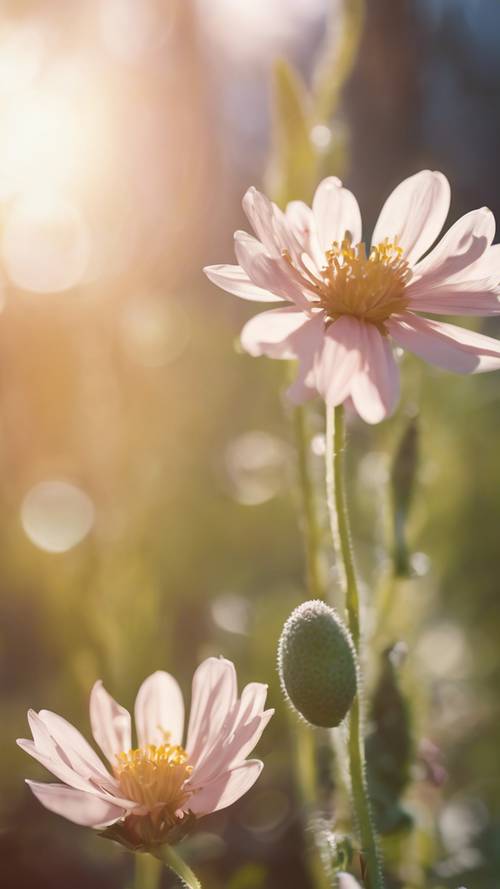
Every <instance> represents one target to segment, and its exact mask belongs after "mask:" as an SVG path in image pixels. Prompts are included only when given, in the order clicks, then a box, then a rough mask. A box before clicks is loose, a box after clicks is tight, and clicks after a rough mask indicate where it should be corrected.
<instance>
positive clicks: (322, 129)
mask: <svg viewBox="0 0 500 889" xmlns="http://www.w3.org/2000/svg"><path fill="white" fill-rule="evenodd" d="M310 135H311V142H312V144H313V145H314V146H315V147H316V148H317V149H318V151H326V149H327V148H329V147H330V145H331V141H332V131H331V129H330V127H327V126H325V124H322V123H317V124H316V126H314V127H313V128H312V130H311V134H310Z"/></svg>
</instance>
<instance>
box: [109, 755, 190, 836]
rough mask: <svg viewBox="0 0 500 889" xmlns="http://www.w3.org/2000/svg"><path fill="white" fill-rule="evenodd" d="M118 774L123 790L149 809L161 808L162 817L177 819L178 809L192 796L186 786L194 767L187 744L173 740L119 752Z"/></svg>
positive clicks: (172, 821)
mask: <svg viewBox="0 0 500 889" xmlns="http://www.w3.org/2000/svg"><path fill="white" fill-rule="evenodd" d="M116 760H117V762H116V765H115V769H114V771H115V775H116V777H117V779H118V781H119V782H120V787H121V789H122V792H123V794H124V795H125V796H126V797H127V798H128V799H130V800H133V801H134V802H137V803H139V804H140V805H143V806H145V807H147V808H148V809H149V810H154V809H155V808H158V809H161V812H162V819H163V820H164V821H170V822H171V823H172V824H173V823H175V821H176V817H177V816H176V812H177V811H178V810H179V809H180V808H181V807H182V806H183V804H184V803H185V802H186V800H187V798H188V797H189V791H188V790H186V789H185V788H184V785H185V782H186V781H187V779H188V778H189V777H190V775H191V772H192V771H193V768H192V766H190V765H189V764H188V761H187V760H188V755H187V753H186V751H185V750H184V748H183V747H181V746H179V745H172V744H161V745H160V746H158V747H157V746H155V745H154V744H149V745H148V746H147V747H139V748H137V749H135V750H128V751H124V752H122V753H119V754H117V757H116Z"/></svg>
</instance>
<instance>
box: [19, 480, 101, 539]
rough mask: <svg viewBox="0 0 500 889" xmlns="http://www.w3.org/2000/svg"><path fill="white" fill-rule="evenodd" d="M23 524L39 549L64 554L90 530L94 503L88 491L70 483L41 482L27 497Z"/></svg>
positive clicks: (24, 505)
mask: <svg viewBox="0 0 500 889" xmlns="http://www.w3.org/2000/svg"><path fill="white" fill-rule="evenodd" d="M21 523H22V526H23V529H24V532H25V534H26V536H27V537H28V538H29V539H30V540H31V542H32V543H34V544H35V546H37V547H38V548H39V549H42V550H45V552H49V553H64V552H67V550H69V549H72V547H74V546H76V545H77V543H80V541H81V540H83V538H84V537H86V535H87V534H88V533H89V531H90V529H91V528H92V525H93V523H94V505H93V503H92V501H91V499H90V497H89V496H88V495H87V494H86V493H85V492H84V491H82V490H81V489H80V488H77V487H76V485H72V484H70V483H69V482H64V481H56V480H53V481H44V482H39V484H37V485H35V486H34V487H33V488H31V490H30V491H29V492H28V493H27V494H26V497H25V498H24V500H23V503H22V506H21Z"/></svg>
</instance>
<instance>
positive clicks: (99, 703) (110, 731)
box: [90, 680, 132, 765]
mask: <svg viewBox="0 0 500 889" xmlns="http://www.w3.org/2000/svg"><path fill="white" fill-rule="evenodd" d="M90 724H91V726H92V734H93V735H94V738H95V740H96V742H97V744H98V745H99V747H100V748H101V750H102V752H103V753H104V755H105V756H106V757H107V759H108V760H109V762H110V763H111V764H112V765H115V764H116V756H117V754H118V753H122V752H124V751H127V750H130V749H131V747H132V729H131V720H130V713H129V712H128V710H125V708H124V707H121V706H120V704H118V703H117V702H116V701H115V700H114V698H112V697H111V695H110V694H108V692H107V691H106V689H105V688H104V686H103V684H102V682H101V681H100V680H99V681H98V682H96V683H95V685H94V687H93V689H92V692H91V694H90Z"/></svg>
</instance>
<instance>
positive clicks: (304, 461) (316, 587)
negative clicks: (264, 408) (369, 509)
mask: <svg viewBox="0 0 500 889" xmlns="http://www.w3.org/2000/svg"><path fill="white" fill-rule="evenodd" d="M293 425H294V431H295V441H296V444H297V454H298V472H299V483H300V489H301V494H302V511H303V516H304V519H303V521H304V537H305V545H306V565H307V585H308V589H309V594H310V595H311V596H312V597H313V598H314V599H324V597H325V596H324V589H323V583H322V580H321V540H320V531H319V524H318V517H317V513H316V501H315V496H314V485H313V482H312V479H311V470H310V465H309V464H310V460H309V435H308V432H307V423H306V414H305V409H304V408H303V407H297V408H295V410H294V414H293Z"/></svg>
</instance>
